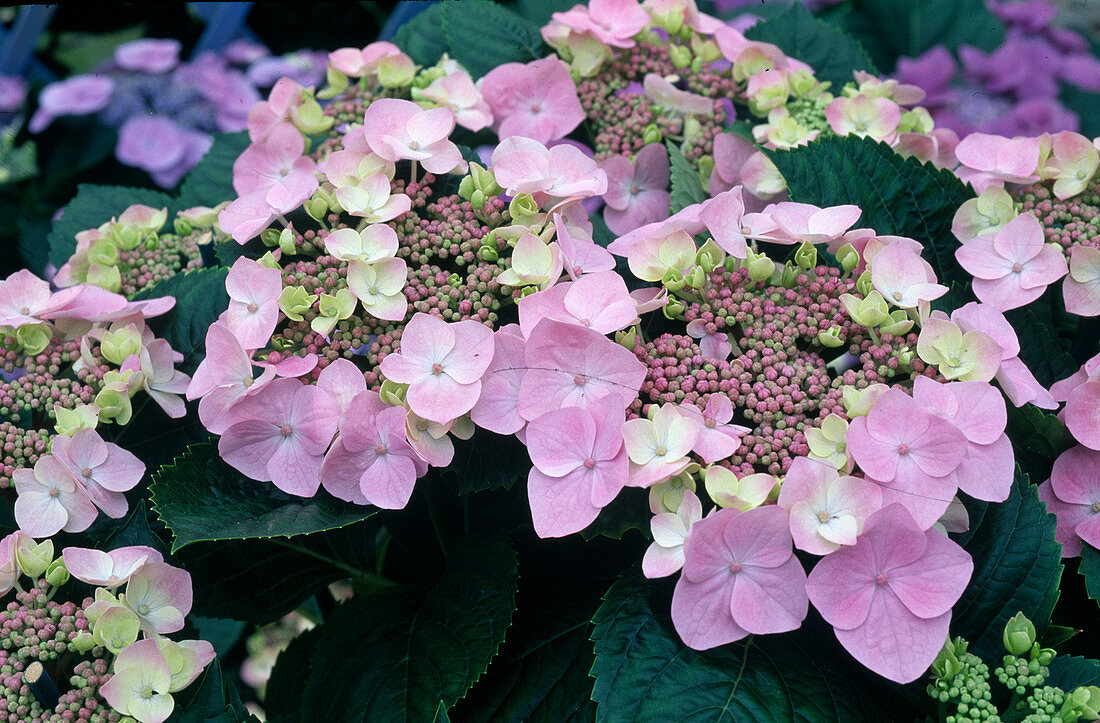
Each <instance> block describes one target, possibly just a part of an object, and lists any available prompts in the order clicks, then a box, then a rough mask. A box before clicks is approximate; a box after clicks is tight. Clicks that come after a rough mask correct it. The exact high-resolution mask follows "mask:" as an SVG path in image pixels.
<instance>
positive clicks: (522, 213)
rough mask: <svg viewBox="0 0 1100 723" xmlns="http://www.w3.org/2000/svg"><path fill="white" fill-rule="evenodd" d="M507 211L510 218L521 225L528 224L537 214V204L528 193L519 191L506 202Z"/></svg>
mask: <svg viewBox="0 0 1100 723" xmlns="http://www.w3.org/2000/svg"><path fill="white" fill-rule="evenodd" d="M508 213H510V214H511V215H512V220H513V221H514V222H515V223H517V224H519V225H521V226H530V225H531V223H532V222H534V217H536V216H538V215H539V205H538V204H537V203H535V198H534V196H532V195H531V194H530V193H521V194H519V195H518V196H516V197H515V198H513V199H512V201H511V203H509V204H508Z"/></svg>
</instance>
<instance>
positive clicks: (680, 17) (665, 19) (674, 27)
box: [651, 6, 684, 35]
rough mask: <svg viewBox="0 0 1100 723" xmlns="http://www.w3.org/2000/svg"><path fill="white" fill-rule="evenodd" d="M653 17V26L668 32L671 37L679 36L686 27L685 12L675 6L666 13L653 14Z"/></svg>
mask: <svg viewBox="0 0 1100 723" xmlns="http://www.w3.org/2000/svg"><path fill="white" fill-rule="evenodd" d="M651 17H652V18H653V24H654V25H656V26H657V27H659V28H663V29H664V30H666V31H668V34H669V35H678V34H679V33H680V29H681V28H683V27H684V11H683V10H681V9H679V8H676V7H674V6H673V7H671V9H669V10H668V11H666V12H663V13H662V12H658V13H653V14H652V15H651Z"/></svg>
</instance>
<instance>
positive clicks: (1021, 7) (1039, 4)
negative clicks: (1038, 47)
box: [985, 0, 1058, 34]
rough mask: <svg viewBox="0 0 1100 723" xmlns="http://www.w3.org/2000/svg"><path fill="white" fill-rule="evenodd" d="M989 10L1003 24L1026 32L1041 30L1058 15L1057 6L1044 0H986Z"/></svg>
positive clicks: (1032, 32) (1031, 32) (1033, 32)
mask: <svg viewBox="0 0 1100 723" xmlns="http://www.w3.org/2000/svg"><path fill="white" fill-rule="evenodd" d="M985 5H986V7H987V8H989V12H991V13H993V14H994V15H996V16H997V17H998V18H1000V19H1001V21H1002V22H1004V24H1005V25H1009V26H1013V27H1018V28H1019V29H1020V30H1023V31H1024V32H1026V33H1030V34H1035V33H1039V32H1042V31H1043V30H1045V29H1046V28H1047V26H1049V25H1050V24H1051V22H1053V21H1054V18H1055V17H1056V16H1057V15H1058V8H1056V7H1054V6H1053V5H1051V4H1050V3H1049V2H1047V1H1046V0H1026V1H1025V2H1019V1H1016V2H997V0H987V2H986V4H985Z"/></svg>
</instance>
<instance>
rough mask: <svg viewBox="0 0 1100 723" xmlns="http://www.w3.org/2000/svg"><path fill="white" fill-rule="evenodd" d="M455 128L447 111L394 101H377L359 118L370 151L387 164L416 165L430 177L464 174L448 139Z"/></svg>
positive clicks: (455, 148) (463, 165) (451, 113)
mask: <svg viewBox="0 0 1100 723" xmlns="http://www.w3.org/2000/svg"><path fill="white" fill-rule="evenodd" d="M454 127H455V114H454V112H453V111H451V109H450V108H431V109H429V110H424V109H423V108H421V107H420V106H418V105H417V104H416V103H413V102H411V101H408V100H401V99H398V98H380V99H378V100H376V101H375V102H373V103H371V104H370V105H369V106H368V107H367V110H366V112H365V113H364V114H363V131H364V133H365V134H366V138H367V144H368V145H369V146H370V149H371V151H373V152H374V153H376V154H377V155H378V156H379V157H380V158H383V159H384V160H387V161H400V160H409V161H416V162H417V163H419V164H420V165H422V166H423V167H424V168H425V169H426V170H427V171H429V172H431V173H450V172H451V171H455V170H459V171H465V170H466V161H464V160H463V159H462V154H461V153H460V152H459V150H458V146H456V145H455V144H454V143H453V142H451V140H450V139H449V136H450V135H451V131H453V130H454Z"/></svg>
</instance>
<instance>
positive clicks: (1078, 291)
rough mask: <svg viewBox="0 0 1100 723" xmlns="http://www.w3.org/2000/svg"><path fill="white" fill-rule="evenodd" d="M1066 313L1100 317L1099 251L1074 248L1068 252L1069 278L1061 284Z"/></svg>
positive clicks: (1082, 247)
mask: <svg viewBox="0 0 1100 723" xmlns="http://www.w3.org/2000/svg"><path fill="white" fill-rule="evenodd" d="M1062 297H1063V298H1064V299H1065V302H1066V311H1068V312H1070V313H1071V314H1078V315H1080V316H1100V249H1098V248H1093V247H1092V246H1074V247H1072V248H1070V250H1069V276H1067V277H1066V280H1065V281H1063V282H1062Z"/></svg>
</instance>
